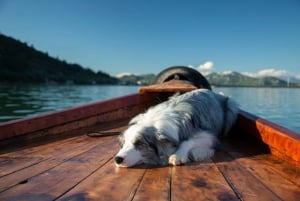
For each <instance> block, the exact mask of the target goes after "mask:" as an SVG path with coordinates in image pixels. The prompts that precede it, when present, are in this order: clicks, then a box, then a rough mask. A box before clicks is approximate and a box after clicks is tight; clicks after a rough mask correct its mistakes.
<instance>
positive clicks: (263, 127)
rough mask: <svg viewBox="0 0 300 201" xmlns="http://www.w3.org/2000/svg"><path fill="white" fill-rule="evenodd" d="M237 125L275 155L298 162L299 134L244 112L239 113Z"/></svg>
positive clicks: (299, 150) (299, 157)
mask: <svg viewBox="0 0 300 201" xmlns="http://www.w3.org/2000/svg"><path fill="white" fill-rule="evenodd" d="M237 125H238V126H239V127H240V128H241V129H243V130H245V131H246V132H247V133H249V134H251V135H254V136H256V137H258V138H259V139H260V140H262V141H263V142H264V143H266V144H267V145H269V147H270V148H271V152H272V153H274V154H275V155H278V154H280V155H282V156H285V157H286V158H289V159H292V160H294V161H296V162H300V133H296V132H294V131H291V130H289V129H287V128H284V127H282V126H279V125H277V124H275V123H272V122H270V121H268V120H266V119H263V118H260V117H257V116H255V115H253V114H250V113H248V112H245V111H240V114H239V117H238V120H237Z"/></svg>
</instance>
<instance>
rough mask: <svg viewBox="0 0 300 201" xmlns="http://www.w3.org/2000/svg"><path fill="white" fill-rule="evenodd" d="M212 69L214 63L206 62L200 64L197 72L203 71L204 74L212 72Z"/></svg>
mask: <svg viewBox="0 0 300 201" xmlns="http://www.w3.org/2000/svg"><path fill="white" fill-rule="evenodd" d="M213 67H214V62H212V61H206V62H205V63H203V64H201V65H199V66H198V68H197V69H198V70H199V71H200V72H202V71H204V72H208V71H209V72H210V71H212V70H213Z"/></svg>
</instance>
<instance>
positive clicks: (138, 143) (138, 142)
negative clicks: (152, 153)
mask: <svg viewBox="0 0 300 201" xmlns="http://www.w3.org/2000/svg"><path fill="white" fill-rule="evenodd" d="M143 144H145V143H144V142H143V141H142V140H136V141H135V142H134V143H133V145H134V146H136V147H139V146H142V145H143Z"/></svg>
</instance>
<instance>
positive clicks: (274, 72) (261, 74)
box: [242, 68, 290, 77]
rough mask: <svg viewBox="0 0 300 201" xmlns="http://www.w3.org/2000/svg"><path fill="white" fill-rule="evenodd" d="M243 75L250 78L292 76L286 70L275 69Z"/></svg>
mask: <svg viewBox="0 0 300 201" xmlns="http://www.w3.org/2000/svg"><path fill="white" fill-rule="evenodd" d="M242 74H244V75H247V76H250V77H266V76H273V77H286V76H289V75H290V74H289V73H288V72H287V71H286V70H276V69H274V68H269V69H263V70H260V71H258V72H255V73H253V72H243V73H242Z"/></svg>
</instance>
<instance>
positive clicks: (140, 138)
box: [115, 124, 177, 167]
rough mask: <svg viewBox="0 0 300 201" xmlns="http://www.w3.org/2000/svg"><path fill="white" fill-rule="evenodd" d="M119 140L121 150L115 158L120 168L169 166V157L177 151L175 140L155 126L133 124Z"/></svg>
mask: <svg viewBox="0 0 300 201" xmlns="http://www.w3.org/2000/svg"><path fill="white" fill-rule="evenodd" d="M119 139H120V144H121V150H120V151H119V152H118V153H117V155H116V156H115V163H116V165H117V166H120V167H132V166H136V165H140V164H147V165H167V164H168V157H169V156H170V155H171V154H172V153H174V152H175V150H176V149H177V143H176V142H175V141H174V140H173V139H171V138H169V137H168V136H167V135H165V134H164V133H162V132H159V131H158V130H157V129H156V128H155V127H153V126H144V125H141V124H133V125H131V126H130V127H129V128H128V129H127V130H126V131H125V132H124V133H122V134H121V135H120V138H119Z"/></svg>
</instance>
